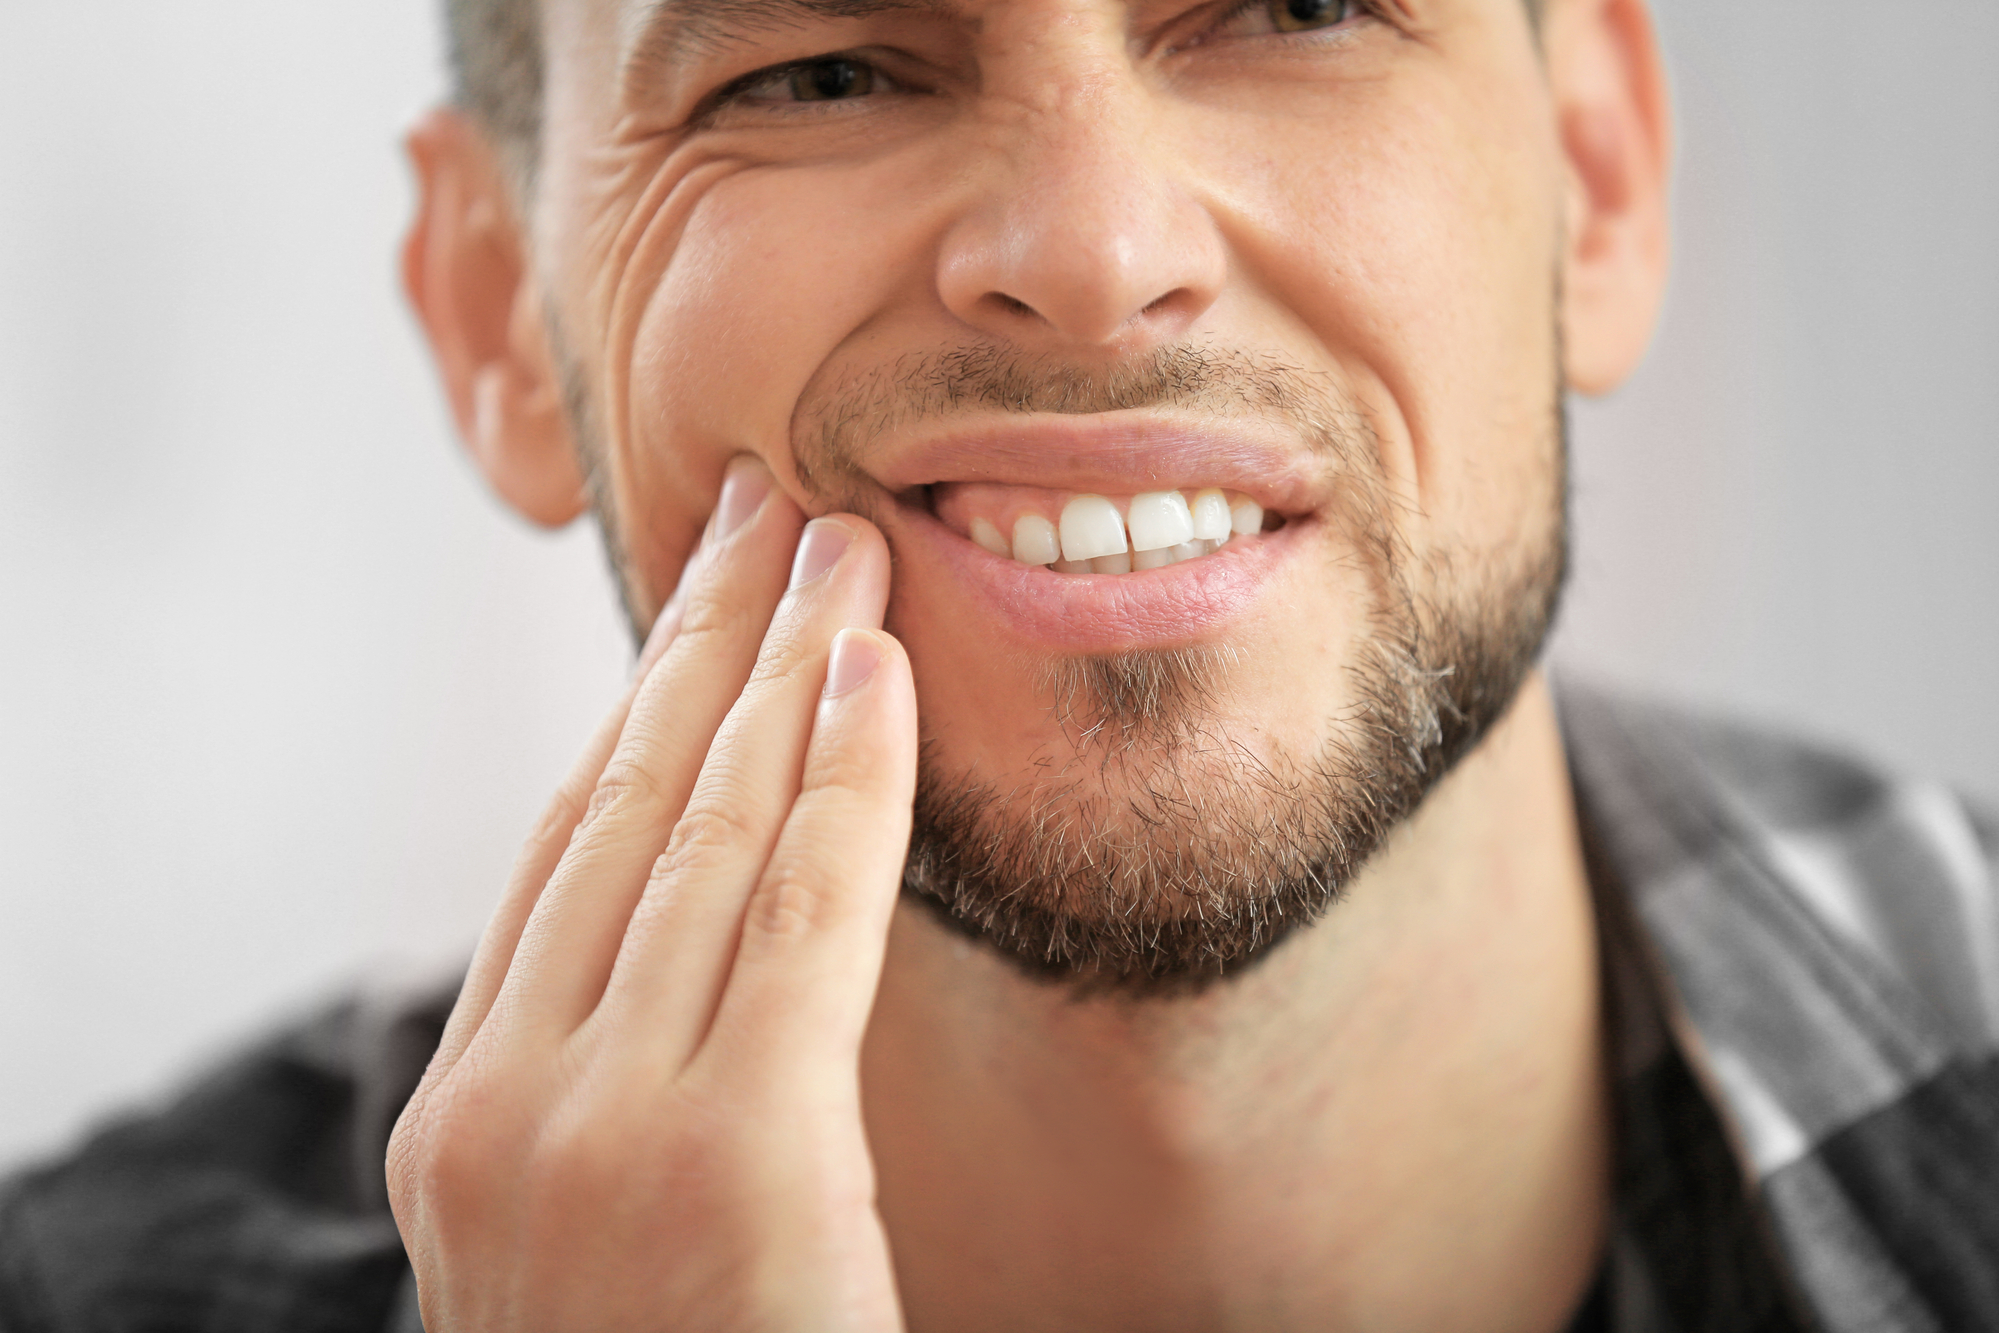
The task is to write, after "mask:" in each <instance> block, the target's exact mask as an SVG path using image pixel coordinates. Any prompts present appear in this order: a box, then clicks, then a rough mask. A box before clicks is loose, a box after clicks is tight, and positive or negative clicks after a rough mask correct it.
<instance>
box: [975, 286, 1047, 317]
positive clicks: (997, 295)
mask: <svg viewBox="0 0 1999 1333" xmlns="http://www.w3.org/2000/svg"><path fill="white" fill-rule="evenodd" d="M986 303H987V304H988V305H991V306H995V307H997V308H998V310H999V312H1000V313H1001V314H1003V315H1025V316H1026V317H1027V318H1029V319H1035V318H1038V317H1039V313H1038V312H1037V311H1036V310H1035V308H1034V307H1033V306H1031V305H1029V304H1028V303H1027V302H1025V301H1023V300H1021V299H1019V298H1018V297H1013V296H1008V295H1007V294H1006V293H1005V292H987V293H986Z"/></svg>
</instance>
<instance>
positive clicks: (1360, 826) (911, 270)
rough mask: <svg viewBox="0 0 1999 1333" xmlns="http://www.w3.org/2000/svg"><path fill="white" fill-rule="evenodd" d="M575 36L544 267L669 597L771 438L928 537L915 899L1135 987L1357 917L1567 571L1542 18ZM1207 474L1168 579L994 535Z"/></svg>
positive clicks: (781, 8)
mask: <svg viewBox="0 0 1999 1333" xmlns="http://www.w3.org/2000/svg"><path fill="white" fill-rule="evenodd" d="M546 18H547V24H548V51H549V69H548V94H547V95H548V104H547V107H548V130H547V137H546V140H545V143H544V149H543V161H542V167H541V172H540V176H539V181H538V185H537V191H536V226H535V232H536V235H537V244H538V247H539V267H540V270H541V273H542V281H543V283H544V284H545V286H546V289H547V291H548V293H549V297H548V299H549V302H550V305H551V307H552V316H553V323H554V325H555V326H556V327H557V328H558V329H559V331H560V335H561V337H560V341H561V343H562V346H563V348H564V355H565V357H566V359H567V360H568V362H569V364H570V369H571V372H572V379H573V380H574V391H575V392H574V397H575V407H576V408H577V409H578V412H579V421H580V425H581V430H582V433H583V434H584V435H585V437H586V443H587V447H588V450H589V452H590V453H591V455H592V457H593V466H594V468H595V470H596V475H597V481H598V486H599V498H600V508H601V509H602V511H603V514H604V517H605V520H606V522H607V525H608V526H609V527H610V529H611V531H612V533H613V539H614V540H613V545H614V549H615V550H616V551H617V553H618V557H619V560H620V562H621V564H622V566H623V575H624V579H625V582H626V595H627V600H628V602H629V603H630V604H631V605H632V607H633V610H634V614H635V616H636V617H637V618H638V619H640V620H641V621H643V620H645V619H649V618H650V616H651V615H652V614H653V613H654V612H655V611H656V610H657V608H658V607H659V605H660V604H661V603H662V602H663V601H664V599H665V597H666V596H667V594H668V592H669V591H670V590H671V588H672V586H673V583H674V581H675V579H676V578H677V576H678V572H679V569H680V567H681V565H682V563H683V562H684V560H685V559H686V557H687V555H688V553H689V551H690V549H691V547H692V546H693V544H694V542H695V540H696V538H697V537H698V535H699V533H700V531H701V528H702V525H703V523H704V522H705V520H706V518H707V515H708V513H709V512H710V510H711V509H712V507H713V505H714V501H715V496H716V491H717V488H718V485H719V482H720V478H721V475H722V471H723V468H724V466H725V464H726V463H727V462H728V460H729V459H730V458H731V457H732V456H735V455H737V454H745V453H747V454H754V455H757V456H759V457H761V458H762V459H763V460H764V461H765V462H767V463H768V464H769V466H770V468H771V470H772V471H773V473H774V474H775V475H776V477H777V478H778V480H779V484H780V485H781V486H783V487H784V488H785V489H786V490H788V491H789V492H790V493H791V494H792V495H793V496H794V497H795V498H796V499H798V500H799V501H800V503H801V504H803V505H804V506H805V507H806V508H807V509H808V510H811V511H815V512H827V511H831V510H847V511H852V512H857V513H860V514H863V515H865V516H866V517H868V518H870V519H872V520H873V521H874V522H875V523H877V524H878V525H879V526H880V528H881V530H882V532H883V534H884V535H885V536H886V538H887V540H888V542H889V545H890V549H891V551H892V552H893V554H894V557H895V572H894V585H893V592H892V597H891V604H890V611H889V621H888V627H889V629H890V630H891V631H893V632H894V633H895V634H896V635H897V636H898V637H899V638H900V639H901V640H902V642H903V643H904V644H905V645H906V647H907V649H908V651H909V655H910V658H911V661H912V663H913V665H914V668H915V672H916V680H917V688H918V697H919V703H920V707H921V711H922V722H923V740H924V749H923V759H924V777H923V796H922V798H921V800H920V801H919V831H918V843H917V847H916V854H915V856H914V857H913V858H912V879H913V882H914V883H915V884H916V886H917V887H918V888H920V889H925V890H927V891H929V892H932V893H934V894H936V895H937V896H939V897H942V898H945V899H947V900H951V901H953V902H954V903H955V904H956V906H957V907H958V908H959V909H960V912H961V914H962V915H963V916H965V917H967V918H968V919H970V921H971V922H972V923H973V924H974V925H975V926H976V927H978V928H981V929H983V931H984V932H985V933H986V934H987V935H988V936H989V937H993V938H995V939H996V940H997V941H998V942H999V943H1001V944H1002V945H1003V946H1005V947H1008V948H1010V949H1011V950H1013V951H1014V952H1016V953H1019V954H1022V955H1025V956H1027V957H1029V958H1030V959H1034V958H1039V959H1043V960H1048V961H1050V962H1052V963H1053V964H1054V965H1056V966H1057V967H1058V968H1066V969H1082V970H1088V969H1090V968H1093V967H1094V968H1096V969H1099V970H1100V971H1102V972H1105V973H1108V974H1109V975H1110V976H1113V977H1115V976H1119V975H1123V976H1126V977H1142V976H1147V975H1167V976H1181V975H1187V974H1209V973H1212V972H1213V971H1214V970H1215V968H1217V967H1218V966H1222V965H1226V964H1231V963H1235V962H1239V961H1241V960H1243V959H1246V958H1248V957H1250V956H1253V955H1254V954H1255V952H1256V951H1257V950H1258V949H1260V948H1261V947H1263V946H1264V945H1265V944H1267V943H1268V942H1269V940H1270V939H1272V938H1274V937H1275V936H1276V935H1279V934H1281V933H1282V930H1283V928H1284V927H1286V926H1288V925H1289V924H1293V923H1295V922H1296V921H1297V920H1298V919H1299V918H1300V917H1301V916H1303V915H1309V914H1310V913H1312V912H1313V911H1316V910H1317V909H1318V908H1319V907H1322V906H1323V905H1324V903H1325V902H1326V901H1327V900H1328V896H1329V894H1330V893H1331V892H1332V891H1333V890H1335V889H1336V888H1337V887H1338V885H1339V884H1341V883H1343V882H1344V881H1345V879H1346V878H1347V877H1348V876H1349V875H1350V874H1351V872H1352V871H1353V870H1354V869H1355V868H1356V865H1357V863H1358V861H1359V860H1361V859H1364V858H1365V857H1366V856H1367V855H1368V854H1369V853H1370V852H1371V851H1372V850H1373V848H1374V846H1375V844H1376V842H1377V841H1378V840H1379V838H1380V837H1381V836H1382V834H1383V832H1384V831H1385V830H1386V829H1387V827H1389V826H1390V825H1392V824H1393V822H1394V821H1395V820H1396V819H1397V818H1399V817H1400V816H1401V815H1403V814H1406V813H1407V811H1408V809H1409V808H1411V807H1412V806H1413V804H1414V803H1415V802H1416V801H1417V800H1419V799H1420V797H1421V794H1422V792H1423V791H1425V790H1427V788H1428V786H1429V785H1430V784H1431V783H1432V782H1434V781H1435V779H1436V777H1437V776H1438V775H1439V774H1440V771H1441V769H1442V768H1443V767H1444V766H1445V765H1446V764H1447V763H1448V761H1449V759H1450V758H1452V757H1453V756H1454V753H1455V751H1457V750H1458V749H1461V748H1462V747H1463V745H1464V744H1466V743H1468V741H1469V740H1471V739H1473V738H1475V736H1476V734H1477V732H1478V731H1479V730H1481V729H1482V727H1483V725H1484V724H1485V723H1486V722H1488V721H1490V720H1491V718H1492V717H1493V716H1494V715H1495V714H1496V712H1497V711H1499V710H1500V709H1501V708H1503V706H1504V704H1505V702H1506V701H1507V699H1509V698H1510V697H1511V694H1512V692H1513V689H1514V687H1515V686H1516V685H1517V684H1518V681H1519V679H1520V677H1521V675H1522V673H1523V672H1524V671H1525V670H1526V669H1527V667H1528V665H1529V663H1530V662H1531V659H1532V656H1533V653H1534V651H1535V650H1536V649H1537V647H1538V645H1539V642H1540V638H1541V635H1542V633H1543V631H1544V630H1545V627H1546V621H1547V617H1548V615H1549V614H1550V612H1551V610H1552V604H1553V597H1554V592H1555V588H1556V586H1557V585H1558V583H1559V570H1560V565H1561V554H1560V553H1561V496H1562V464H1561V432H1560V428H1559V422H1560V407H1559V399H1560V394H1559V391H1558V387H1557V385H1558V380H1559V378H1560V366H1559V359H1558V341H1559V340H1558V337H1557V334H1556V324H1557V299H1558V292H1557V286H1558V282H1557V273H1558V257H1559V255H1560V252H1561V240H1562V237H1561V231H1562V212H1563V194H1562V174H1561V161H1560V154H1559V146H1558V138H1557V135H1556V132H1555V128H1554V125H1553V112H1552V109H1551V105H1550V100H1549V97H1548V95H1547V91H1546V86H1545V82H1544V79H1543V77H1542V70H1541V66H1540V63H1539V57H1538V54H1537V49H1536V45H1535V39H1534V35H1533V33H1532V31H1531V29H1530V26H1529V22H1528V18H1527V16H1526V14H1525V13H1524V11H1523V9H1522V7H1521V5H1520V3H1519V0H1405V2H1404V3H1382V4H1380V5H1378V6H1374V7H1369V6H1367V5H1363V4H1341V3H1337V2H1335V3H1313V0H1289V2H1288V3H1287V0H1275V3H1265V2H1264V0H1255V2H1253V3H1248V4H1243V3H1234V2H1230V0H1207V2H1205V3H1204V2H1199V0H902V2H900V3H874V2H872V0H659V2H658V3H654V4H640V3H637V0H550V3H549V6H548V9H547V15H546ZM1211 488H1212V489H1216V490H1219V491H1221V492H1222V493H1223V496H1224V499H1225V500H1227V501H1228V502H1230V503H1232V504H1235V505H1236V507H1237V508H1238V509H1239V510H1241V512H1242V513H1243V514H1244V515H1253V512H1254V511H1253V510H1250V509H1248V508H1247V507H1246V506H1243V505H1242V504H1241V503H1240V502H1242V501H1245V500H1246V501H1251V502H1254V503H1255V504H1256V505H1259V506H1261V509H1262V513H1263V520H1262V523H1261V524H1260V525H1257V524H1255V523H1254V522H1245V523H1244V524H1243V525H1244V526H1250V527H1254V528H1255V529H1256V530H1254V531H1250V532H1246V533H1242V534H1241V535H1237V536H1234V537H1233V538H1232V539H1231V540H1229V541H1228V542H1227V543H1226V544H1225V545H1223V546H1221V547H1219V549H1215V550H1213V551H1212V553H1208V552H1207V548H1206V547H1205V546H1203V545H1201V544H1199V543H1198V542H1197V543H1196V544H1194V545H1192V546H1183V547H1182V548H1181V549H1180V551H1179V552H1178V555H1179V556H1181V557H1184V558H1180V559H1178V560H1177V561H1176V562H1175V563H1171V564H1167V565H1163V566H1161V567H1158V568H1151V569H1138V570H1134V572H1130V573H1099V572H1094V571H1095V569H1097V568H1103V567H1102V566H1093V567H1090V569H1089V570H1087V571H1085V570H1080V569H1079V570H1077V572H1059V571H1058V570H1055V569H1050V568H1044V567H1041V566H1040V565H1038V564H1030V563H1025V562H1023V561H1022V560H1017V559H1014V558H1011V554H1013V553H1019V552H1011V553H1010V554H1009V555H1000V554H995V553H993V552H992V551H989V550H988V549H985V548H984V547H982V546H981V545H980V544H978V542H977V541H975V537H978V536H983V537H985V538H986V540H987V543H988V544H989V545H990V544H992V534H993V533H995V532H996V533H998V534H1000V536H1001V537H1002V538H1003V539H1011V538H1013V537H1015V536H1016V535H1017V534H1022V541H1023V542H1025V543H1026V544H1027V546H1029V547H1032V546H1033V545H1034V540H1033V539H1034V535H1035V533H1036V531H1037V530H1038V528H1037V524H1038V522H1039V521H1042V520H1045V521H1046V522H1047V523H1048V524H1052V525H1053V526H1054V528H1055V529H1056V530H1057V533H1058V537H1063V536H1066V535H1068V534H1067V533H1065V532H1064V531H1063V530H1064V529H1065V528H1067V529H1071V530H1073V531H1074V532H1075V533H1076V534H1077V535H1078V537H1079V540H1080V538H1081V537H1083V536H1087V535H1088V533H1087V529H1088V528H1089V522H1090V519H1091V515H1092V512H1094V514H1095V515H1096V517H1097V519H1098V521H1099V522H1100V523H1101V522H1102V515H1103V513H1104V509H1103V507H1102V506H1101V504H1098V503H1096V502H1092V501H1089V500H1083V501H1081V502H1078V499H1077V498H1078V497H1082V496H1097V497H1103V498H1105V499H1108V500H1109V501H1110V502H1111V505H1110V507H1111V508H1112V509H1114V510H1117V511H1119V513H1120V515H1121V516H1123V517H1124V518H1125V519H1126V520H1127V526H1134V527H1135V526H1148V520H1147V519H1145V517H1144V516H1143V514H1141V515H1139V516H1136V517H1135V516H1133V515H1132V513H1131V502H1132V500H1133V497H1136V496H1145V497H1148V498H1146V499H1143V500H1141V501H1140V503H1139V509H1140V510H1141V511H1145V512H1147V513H1151V512H1155V511H1160V512H1164V513H1166V515H1167V517H1166V518H1165V519H1164V520H1163V521H1164V522H1166V523H1167V525H1168V526H1169V527H1170V526H1171V525H1172V523H1173V522H1174V521H1175V520H1174V518H1173V515H1174V514H1175V513H1177V507H1176V505H1175V503H1174V501H1173V500H1172V499H1171V497H1170V496H1168V497H1167V498H1163V499H1162V498H1160V493H1171V492H1177V493H1178V495H1179V496H1181V497H1183V498H1184V499H1186V500H1187V501H1188V502H1189V505H1190V510H1189V512H1190V513H1194V512H1198V511H1199V510H1200V508H1201V506H1200V505H1199V504H1198V503H1197V501H1198V500H1199V499H1200V494H1199V493H1200V492H1202V491H1203V490H1205V489H1211ZM1065 518H1066V519H1067V520H1068V521H1067V522H1066V523H1065ZM1022 520H1027V522H1026V524H1025V528H1024V529H1023V528H1022ZM987 525H990V526H989V528H988V526H987ZM1113 535H1115V534H1113ZM1146 539H1147V540H1151V539H1152V538H1151V537H1150V536H1149V534H1148V535H1147V536H1146ZM1002 544H1005V545H1008V546H1009V549H1010V546H1011V544H1010V541H1009V542H1003V543H1002ZM1081 549H1085V548H1081V547H1073V548H1072V550H1081ZM1025 554H1027V555H1028V556H1029V557H1030V558H1039V556H1040V555H1041V554H1045V552H1040V553H1037V552H1036V551H1035V550H1032V549H1030V550H1027V551H1026V552H1025ZM1160 558H1161V557H1157V556H1154V557H1150V558H1148V559H1142V560H1138V561H1137V563H1139V564H1151V563H1154V562H1155V561H1157V560H1158V559H1160ZM1109 567H1112V568H1114V567H1115V566H1114V565H1113V566H1109Z"/></svg>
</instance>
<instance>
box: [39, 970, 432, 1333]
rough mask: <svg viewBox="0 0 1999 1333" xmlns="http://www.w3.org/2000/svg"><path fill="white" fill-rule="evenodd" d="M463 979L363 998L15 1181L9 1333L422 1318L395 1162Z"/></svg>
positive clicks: (385, 1324)
mask: <svg viewBox="0 0 1999 1333" xmlns="http://www.w3.org/2000/svg"><path fill="white" fill-rule="evenodd" d="M452 990H455V987H453V988H449V989H440V990H437V991H435V992H432V993H426V994H422V995H416V996H398V997H387V996H382V995H372V994H370V995H354V996H349V997H346V998H344V999H342V1000H340V1001H338V1002H336V1003H333V1004H330V1005H328V1006H326V1007H324V1008H323V1009H322V1010H320V1011H319V1012H317V1013H314V1014H312V1015H310V1016H308V1017H306V1018H304V1019H302V1020H300V1021H297V1022H294V1023H291V1024H288V1025H286V1026H285V1027H283V1028H282V1029H280V1030H278V1031H276V1032H275V1033H273V1034H271V1035H270V1036H268V1037H266V1038H265V1039H263V1040H261V1041H259V1042H257V1043H255V1044H254V1045H253V1046H251V1047H249V1048H248V1049H245V1050H243V1051H241V1052H239V1053H238V1054H236V1055H234V1056H232V1057H230V1058H228V1059H226V1060H225V1061H223V1062H221V1063H220V1064H218V1065H216V1066H214V1067H213V1068H212V1069H210V1070H209V1071H208V1072H207V1073H205V1074H203V1075H201V1076H199V1077H197V1078H196V1079H194V1080H193V1081H192V1082H191V1083H190V1084H189V1085H188V1086H186V1087H185V1088H184V1089H182V1090H181V1091H180V1092H179V1093H178V1094H176V1095H175V1096H173V1097H172V1098H171V1099H170V1100H169V1101H168V1102H166V1103H165V1104H164V1105H162V1106H160V1107H158V1108H156V1109H154V1110H151V1111H149V1112H146V1113H143V1114H131V1115H126V1116H124V1117H122V1118H120V1119H118V1120H116V1121H114V1122H112V1123H110V1124H108V1125H106V1126H104V1127H103V1128H101V1129H99V1130H98V1131H96V1132H95V1133H94V1134H92V1135H91V1136H90V1137H89V1138H88V1139H87V1140H86V1141H85V1142H84V1143H83V1144H82V1145H81V1146H80V1147H78V1148H77V1149H75V1150H74V1151H72V1152H71V1153H69V1154H68V1155H67V1156H64V1157H62V1158H60V1159H57V1160H53V1161H49V1162H46V1163H43V1164H40V1165H37V1166H33V1167H31V1168H29V1169H27V1170H26V1171H23V1172H21V1173H20V1174H18V1175H17V1176H15V1177H14V1178H13V1179H12V1180H10V1181H8V1182H7V1183H6V1184H5V1186H4V1187H0V1329H6V1330H9V1333H41V1331H42V1330H48V1331H50V1333H54V1331H55V1330H70V1329H90V1330H92V1331H93V1333H96V1331H97V1330H124V1329H133V1330H137V1329H146V1330H181V1329H186V1330H196V1329H199V1330H230V1331H231V1333H234V1331H236V1330H242V1331H244V1333H250V1331H251V1330H279V1329H283V1330H324V1331H325V1333H347V1331H348V1330H362V1329H368V1330H379V1329H385V1328H392V1327H394V1326H395V1325H396V1322H397V1320H398V1319H401V1318H406V1314H405V1312H404V1308H403V1307H404V1306H405V1305H406V1303H407V1292H406V1291H405V1288H406V1286H407V1276H408V1263H407V1261H406V1259H405V1258H404V1254H403V1247H402V1242H401V1238H400V1236H399V1235H398V1234H397V1231H396V1227H395V1222H394V1219H393V1217H392V1216H391V1215H390V1213H389V1207H388V1197H387V1190H386V1186H385V1184H384V1181H383V1170H382V1162H383V1157H384V1153H385V1150H386V1147H387V1142H388V1135H389V1131H390V1129H391V1128H392V1127H393V1126H394V1123H395V1119H396V1116H397V1115H399V1114H400V1113H401V1110H402V1107H403V1104H404V1102H406V1101H407V1100H408V1098H409V1095H410V1093H411V1092H412V1091H414V1089H415V1086H416V1081H417V1079H418V1078H419V1077H420V1076H421V1074H422V1070H423V1067H424V1065H425V1064H426V1063H427V1062H428V1060H429V1057H430V1053H431V1052H432V1051H433V1050H435V1048H436V1044H437V1041H438V1038H439V1036H440V1034H441V1033H442V1030H443V1021H444V1017H445V1015H446V1014H448V1012H449V1007H450V999H451V992H452Z"/></svg>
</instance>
